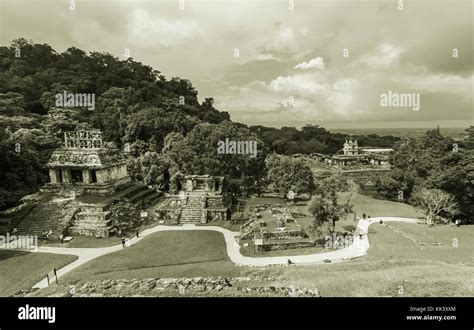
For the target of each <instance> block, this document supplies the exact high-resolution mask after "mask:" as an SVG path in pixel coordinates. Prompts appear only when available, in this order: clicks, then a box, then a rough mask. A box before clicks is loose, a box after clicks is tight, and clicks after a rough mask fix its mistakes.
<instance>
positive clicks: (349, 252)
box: [33, 217, 418, 288]
mask: <svg viewBox="0 0 474 330" xmlns="http://www.w3.org/2000/svg"><path fill="white" fill-rule="evenodd" d="M380 220H383V221H384V222H389V221H399V222H410V223H416V222H417V221H418V220H417V219H413V218H399V217H378V218H372V219H370V220H363V219H361V220H359V223H358V224H357V228H356V233H357V234H358V233H362V238H360V236H359V235H357V236H355V237H354V242H353V243H352V244H351V245H350V246H348V247H346V248H343V249H339V250H335V251H329V252H322V253H316V254H308V255H298V256H281V257H245V256H243V255H242V254H241V253H240V246H239V244H237V242H236V237H238V236H239V235H240V233H239V232H233V231H230V230H228V229H225V228H222V227H218V226H195V225H183V226H163V225H157V226H155V227H152V228H149V229H145V230H144V231H143V232H141V233H140V237H134V238H131V239H129V240H127V246H131V245H134V244H136V243H138V242H139V241H141V240H142V239H143V238H145V237H147V236H148V235H151V234H154V233H157V232H162V231H180V230H212V231H218V232H220V233H222V234H223V235H224V239H225V242H226V247H227V255H228V256H229V258H230V260H231V261H232V262H233V263H235V264H236V265H238V266H257V267H258V266H268V265H287V264H288V259H290V260H291V262H292V263H293V264H297V265H298V264H320V263H324V260H331V262H340V261H343V260H348V259H352V258H357V257H361V256H363V255H365V254H367V250H368V249H369V246H370V245H369V240H368V237H367V232H368V228H369V226H370V225H371V224H373V223H378V222H379V221H380ZM122 249H123V247H122V244H117V245H114V246H110V247H103V248H61V247H48V246H41V247H39V248H38V249H37V250H35V251H33V252H34V253H38V252H39V253H55V254H69V255H75V256H78V259H77V260H75V261H74V262H72V263H70V264H68V265H67V266H65V267H63V268H61V269H59V270H57V276H58V278H59V277H61V276H63V275H65V274H66V273H68V272H70V271H71V270H73V269H75V268H77V267H79V266H81V265H83V264H85V263H86V262H89V261H91V260H93V259H96V258H98V257H101V256H103V255H106V254H109V253H112V252H116V251H120V250H122ZM47 286H48V282H47V279H46V278H44V279H43V280H41V281H40V282H38V283H37V284H35V285H34V286H33V288H45V287H47Z"/></svg>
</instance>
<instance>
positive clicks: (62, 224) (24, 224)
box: [17, 201, 78, 239]
mask: <svg viewBox="0 0 474 330" xmlns="http://www.w3.org/2000/svg"><path fill="white" fill-rule="evenodd" d="M77 211H78V208H77V206H75V205H74V204H73V203H71V202H70V201H67V202H64V201H63V202H53V201H50V202H46V203H44V204H38V205H36V206H35V207H34V208H33V209H32V210H31V211H30V212H29V213H28V214H27V215H26V216H25V217H24V218H23V220H22V221H21V222H20V223H19V224H18V227H17V235H37V236H38V237H39V238H43V233H44V232H49V231H50V230H51V231H52V234H51V236H50V238H54V239H57V238H59V235H61V234H63V233H64V231H65V229H66V228H67V227H68V225H69V223H70V221H71V220H72V218H73V217H74V215H75V213H76V212H77Z"/></svg>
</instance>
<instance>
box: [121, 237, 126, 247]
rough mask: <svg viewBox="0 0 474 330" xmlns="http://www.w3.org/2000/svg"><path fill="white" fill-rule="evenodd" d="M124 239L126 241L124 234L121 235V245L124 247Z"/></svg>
mask: <svg viewBox="0 0 474 330" xmlns="http://www.w3.org/2000/svg"><path fill="white" fill-rule="evenodd" d="M125 241H126V239H125V236H122V247H125Z"/></svg>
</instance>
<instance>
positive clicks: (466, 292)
mask: <svg viewBox="0 0 474 330" xmlns="http://www.w3.org/2000/svg"><path fill="white" fill-rule="evenodd" d="M389 226H391V227H389ZM395 230H396V231H400V232H402V233H403V234H401V233H397V232H396V231H395ZM404 234H405V235H407V236H408V237H405V235H404ZM472 237H474V226H461V227H459V228H458V227H452V226H435V227H427V226H426V225H422V224H407V223H392V222H391V223H388V225H386V224H382V225H380V224H374V225H372V226H371V227H370V230H369V240H370V249H369V252H368V255H367V256H364V257H361V258H357V259H354V260H350V261H347V262H342V263H337V264H324V265H318V266H293V267H278V268H272V269H263V270H262V269H258V270H257V269H252V270H251V271H250V272H251V274H252V275H263V274H271V275H274V276H277V278H278V283H280V284H282V285H285V284H287V283H292V284H293V285H295V286H296V287H307V288H313V289H316V288H317V289H318V290H319V292H320V293H321V295H322V296H342V297H366V296H369V297H372V296H418V297H419V296H432V297H438V296H439V297H445V296H448V297H450V296H470V297H472V296H474V253H473V251H474V240H473V239H472ZM453 238H456V239H457V240H458V243H459V244H458V247H457V248H456V247H454V246H453V245H452V242H453ZM412 239H414V240H415V241H416V243H415V242H414V241H413V240H412ZM428 242H439V243H441V245H427V243H428ZM278 283H277V284H278Z"/></svg>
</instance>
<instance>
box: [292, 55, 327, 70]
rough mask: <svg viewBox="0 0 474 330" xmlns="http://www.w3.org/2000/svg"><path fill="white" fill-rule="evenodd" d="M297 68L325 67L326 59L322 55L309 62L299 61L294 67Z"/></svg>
mask: <svg viewBox="0 0 474 330" xmlns="http://www.w3.org/2000/svg"><path fill="white" fill-rule="evenodd" d="M294 68H295V69H310V68H315V69H321V70H322V69H324V61H323V59H322V58H321V57H319V56H318V57H316V58H313V59H311V60H310V61H309V62H302V63H298V64H296V65H295V67H294Z"/></svg>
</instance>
